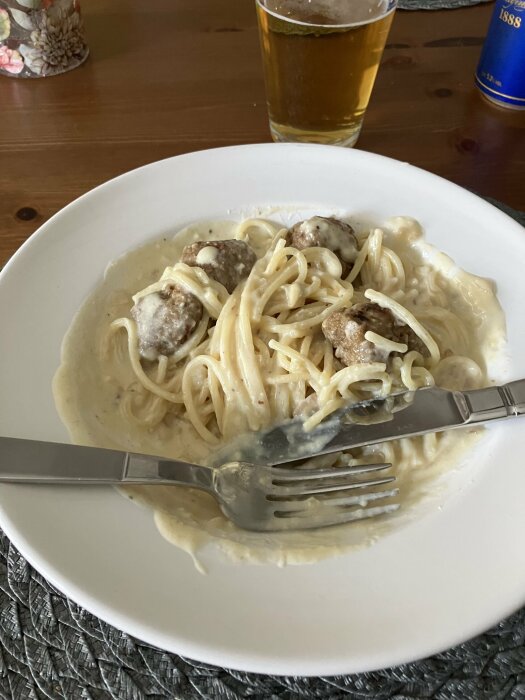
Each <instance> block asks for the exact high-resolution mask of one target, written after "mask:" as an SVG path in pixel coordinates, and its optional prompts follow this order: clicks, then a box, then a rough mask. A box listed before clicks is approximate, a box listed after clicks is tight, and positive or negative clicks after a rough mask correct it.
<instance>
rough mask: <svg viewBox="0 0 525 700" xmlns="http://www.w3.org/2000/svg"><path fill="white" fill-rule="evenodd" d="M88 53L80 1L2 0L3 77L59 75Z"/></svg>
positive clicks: (0, 59)
mask: <svg viewBox="0 0 525 700" xmlns="http://www.w3.org/2000/svg"><path fill="white" fill-rule="evenodd" d="M88 53H89V50H88V47H87V45H86V42H85V40H84V31H83V26H82V18H81V15H80V5H79V2H78V0H0V74H2V75H8V76H11V77H17V78H42V77H45V76H48V75H56V74H58V73H64V72H65V71H68V70H71V69H72V68H76V67H77V66H79V65H80V64H81V63H83V62H84V61H85V60H86V58H87V56H88Z"/></svg>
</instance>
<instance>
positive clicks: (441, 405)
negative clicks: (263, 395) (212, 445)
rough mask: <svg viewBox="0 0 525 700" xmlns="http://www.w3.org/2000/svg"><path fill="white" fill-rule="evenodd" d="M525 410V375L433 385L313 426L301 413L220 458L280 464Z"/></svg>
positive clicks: (359, 405) (345, 409)
mask: <svg viewBox="0 0 525 700" xmlns="http://www.w3.org/2000/svg"><path fill="white" fill-rule="evenodd" d="M523 413H525V379H520V380H517V381H514V382H510V383H509V384H505V385H503V386H492V387H488V388H485V389H474V390H471V391H447V390H446V389H440V388H438V387H428V388H423V389H417V390H416V391H405V392H400V393H396V394H391V395H390V396H387V397H385V398H380V399H372V400H368V401H363V402H361V403H357V404H352V405H348V406H344V407H343V408H341V409H339V410H338V411H336V412H335V413H333V414H331V415H330V416H329V417H328V418H327V419H326V420H324V421H323V422H322V423H320V424H319V425H318V426H317V427H316V428H314V429H313V430H311V431H309V432H307V431H305V430H304V427H303V420H299V419H296V420H292V421H289V422H286V423H282V424H280V425H277V426H274V427H272V428H269V429H267V430H263V431H261V432H256V433H249V434H247V435H245V436H243V437H241V438H239V439H238V440H237V441H236V442H235V443H234V444H232V445H231V446H228V447H227V448H225V449H223V450H221V451H220V452H219V454H218V455H216V457H215V459H214V463H215V464H220V463H223V462H225V461H233V460H239V461H246V462H252V463H255V464H269V465H277V464H283V463H284V462H293V461H296V460H304V459H307V458H309V457H314V456H317V455H322V454H330V453H332V452H339V451H341V450H345V449H352V448H354V447H363V446H365V445H371V444H373V443H378V442H385V441H388V440H396V439H399V438H403V437H412V436H415V435H423V434H424V433H434V432H441V431H443V430H451V429H455V428H463V427H467V426H472V425H476V424H478V423H486V422H489V421H493V420H498V419H502V418H508V417H510V416H519V415H522V414H523Z"/></svg>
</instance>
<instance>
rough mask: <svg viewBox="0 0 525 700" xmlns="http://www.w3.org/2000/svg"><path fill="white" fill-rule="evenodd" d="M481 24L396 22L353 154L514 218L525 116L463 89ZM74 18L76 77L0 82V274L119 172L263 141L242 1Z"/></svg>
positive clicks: (138, 2)
mask: <svg viewBox="0 0 525 700" xmlns="http://www.w3.org/2000/svg"><path fill="white" fill-rule="evenodd" d="M491 12H492V5H490V6H487V5H479V6H477V7H471V8H467V9H461V10H444V11H436V12H425V11H421V12H402V11H399V12H398V13H397V16H396V17H395V20H394V24H393V28H392V31H391V34H390V37H389V44H388V45H387V48H386V50H385V54H384V58H383V64H382V67H381V69H380V71H379V75H378V79H377V82H376V87H375V91H374V94H373V96H372V100H371V103H370V107H369V110H368V114H367V118H366V122H365V126H364V129H363V132H362V135H361V138H360V140H359V143H358V147H359V148H361V149H364V150H366V151H373V152H375V153H381V154H384V155H387V156H391V157H393V158H398V159H401V160H405V161H409V162H410V163H413V164H415V165H418V166H420V167H422V168H425V169H427V170H430V171H432V172H435V173H438V174H439V175H442V176H444V177H446V178H448V179H450V180H452V181H453V182H456V183H458V184H460V185H463V186H465V187H468V188H471V189H473V190H475V191H477V192H478V193H480V194H482V195H489V196H492V197H495V198H497V199H499V200H501V201H503V202H506V203H507V204H509V205H511V206H513V207H516V208H519V209H523V210H525V185H524V176H525V138H524V134H525V115H524V113H523V112H518V111H511V110H504V109H498V108H495V107H492V106H490V105H489V104H487V103H486V102H485V101H484V100H483V99H482V98H481V97H480V96H479V94H478V93H477V90H476V89H475V88H474V85H473V77H472V76H473V72H474V69H475V66H476V63H477V60H478V58H479V54H480V50H481V46H482V43H483V37H484V35H485V33H486V30H487V26H488V22H489V18H490V14H491ZM84 17H85V24H86V32H87V38H88V42H89V45H90V48H91V57H90V59H89V60H88V62H87V63H86V64H85V65H84V66H82V67H81V68H79V69H77V70H74V71H72V72H70V73H67V74H65V75H62V76H57V77H54V78H46V79H39V80H17V79H13V78H5V77H0V166H1V167H0V265H2V264H3V263H4V262H5V261H6V260H7V259H8V258H9V257H10V255H12V253H13V252H14V251H15V250H16V249H17V248H18V246H19V245H20V244H21V243H22V242H23V241H24V240H25V239H26V238H27V237H28V236H29V235H30V234H31V233H32V232H33V231H35V229H36V228H38V226H40V224H42V222H44V221H45V220H46V219H48V218H49V217H50V216H51V215H53V214H54V213H55V212H56V211H58V210H59V209H60V208H61V207H63V206H64V205H65V204H67V203H68V202H70V201H71V200H72V199H74V198H75V197H78V196H79V195H81V194H82V193H83V192H86V191H87V190H89V189H91V188H92V187H95V186H96V185H99V184H100V183H102V182H104V181H106V180H108V179H109V178H112V177H114V176H116V175H119V174H120V173H123V172H125V171H126V170H129V169H131V168H136V167H138V166H140V165H143V164H145V163H148V162H150V161H154V160H158V159H160V158H166V157H168V156H173V155H176V154H179V153H184V152H187V151H194V150H198V149H203V148H210V147H214V146H226V145H230V144H241V143H256V142H261V141H269V140H270V135H269V131H268V126H267V117H266V106H265V98H264V85H263V78H262V69H261V61H260V56H259V44H258V36H257V26H256V17H255V8H254V2H253V0H242V2H241V1H240V0H220V2H218V1H217V0H154V1H150V2H144V1H143V0H89V2H84Z"/></svg>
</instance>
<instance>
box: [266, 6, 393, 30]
mask: <svg viewBox="0 0 525 700" xmlns="http://www.w3.org/2000/svg"><path fill="white" fill-rule="evenodd" d="M264 2H265V0H255V4H256V5H259V7H260V8H261V9H262V10H264V12H267V13H268V14H269V15H272V17H276V18H277V19H282V20H284V21H286V22H290V23H291V24H297V25H300V26H302V27H323V28H326V29H349V28H351V27H362V26H363V25H365V24H372V23H373V22H378V21H379V20H381V19H384V18H385V17H388V15H390V14H391V13H392V12H394V11H395V10H396V8H397V3H398V0H389V2H388V5H389V8H388V9H387V11H386V12H385V13H384V14H382V15H377V16H376V17H373V18H372V19H368V20H363V21H361V22H350V23H348V24H314V23H313V22H304V21H302V20H299V19H294V18H292V17H286V16H285V15H280V14H279V13H278V12H275V11H274V10H270V9H269V8H268V7H266V5H265V4H264Z"/></svg>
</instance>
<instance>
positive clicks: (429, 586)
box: [0, 145, 525, 675]
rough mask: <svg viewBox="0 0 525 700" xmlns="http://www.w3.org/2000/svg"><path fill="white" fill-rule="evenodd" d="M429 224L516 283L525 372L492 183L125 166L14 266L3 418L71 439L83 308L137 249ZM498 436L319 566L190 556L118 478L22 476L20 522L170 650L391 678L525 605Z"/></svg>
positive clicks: (516, 353)
mask: <svg viewBox="0 0 525 700" xmlns="http://www.w3.org/2000/svg"><path fill="white" fill-rule="evenodd" d="M267 205H268V206H271V205H294V206H295V205H297V207H299V208H301V207H303V208H306V207H307V208H315V207H316V206H317V205H319V207H322V208H323V209H325V210H326V209H328V210H330V209H334V210H338V209H341V208H342V209H344V210H348V211H354V212H355V213H356V214H359V215H368V216H372V217H374V218H377V219H381V218H382V217H386V216H391V215H395V214H407V215H411V216H414V217H416V218H417V219H418V220H419V221H420V222H421V223H422V224H423V226H424V228H425V230H426V235H427V239H428V240H429V241H430V242H431V243H434V244H436V245H437V246H438V247H440V248H441V249H442V250H444V251H446V252H448V253H449V254H450V255H451V256H452V257H453V258H454V259H455V260H456V261H457V262H458V263H459V264H461V265H462V266H463V267H465V268H467V269H468V270H469V271H471V272H475V273H477V274H480V275H484V276H488V277H491V278H493V279H495V280H496V281H497V283H498V288H499V297H500V300H501V302H502V305H503V307H504V309H505V311H506V314H507V322H508V327H509V348H510V360H509V370H508V374H509V376H511V377H513V378H518V377H520V376H523V375H525V361H524V358H525V324H524V323H523V310H522V309H523V307H522V304H523V300H524V299H525V275H524V274H523V261H524V260H525V235H524V232H523V229H522V228H521V227H520V226H518V225H517V224H516V223H514V222H513V221H512V220H511V219H509V218H508V217H506V216H505V215H504V214H502V213H500V212H499V211H497V210H496V209H494V208H493V207H491V206H490V205H488V204H486V203H485V202H483V201H482V200H480V199H478V198H477V197H475V196H474V195H472V194H469V193H468V192H466V191H464V190H462V189H460V188H458V187H456V186H454V185H452V184H450V183H448V182H446V181H444V180H441V179H440V178H437V177H435V176H433V175H430V174H428V173H425V172H423V171H421V170H418V169H416V168H413V167H411V166H409V165H407V164H404V163H399V162H396V161H393V160H389V159H386V158H382V157H380V156H376V155H371V154H368V153H363V152H360V151H355V150H345V149H342V148H341V149H338V148H330V147H322V146H301V145H257V146H241V147H236V148H225V149H217V150H212V151H204V152H200V153H192V154H189V155H185V156H180V157H177V158H173V159H170V160H165V161H162V162H160V163H154V164H152V165H149V166H147V167H145V168H141V169H139V170H136V171H134V172H131V173H128V174H126V175H123V176H122V177H119V178H117V179H116V180H113V181H111V182H109V183H107V184H105V185H103V186H101V187H99V188H97V189H96V190H94V191H93V192H90V193H88V194H87V195H85V196H83V197H81V198H80V199H79V200H77V201H76V202H74V203H73V204H71V205H69V206H68V207H66V208H65V209H64V210H63V211H62V212H60V213H59V214H57V215H56V216H55V217H53V218H52V219H51V220H50V221H49V222H48V223H46V224H45V225H44V226H42V228H41V229H40V230H39V231H38V232H37V233H36V234H35V235H34V236H32V238H31V239H30V240H29V241H28V242H27V243H26V244H25V245H24V246H22V248H21V249H20V251H19V252H18V253H17V254H16V255H15V256H14V258H13V259H12V260H11V262H10V263H9V264H8V265H7V266H6V268H5V269H4V271H3V272H2V274H1V276H0V357H1V362H0V387H1V390H0V391H1V393H0V426H1V432H2V433H4V434H7V435H13V436H21V437H28V438H36V439H51V440H66V439H67V433H66V431H65V429H64V427H63V426H62V424H61V422H60V420H59V418H58V415H57V413H56V410H55V407H54V403H53V398H52V394H51V380H52V377H53V374H54V372H55V370H56V368H57V366H58V363H59V352H60V343H61V340H62V337H63V335H64V333H65V332H66V330H67V328H68V326H69V324H70V322H71V319H72V317H73V314H74V313H75V311H76V310H77V309H78V307H79V306H80V304H81V302H82V301H83V299H84V298H85V297H86V295H87V294H88V293H89V292H90V290H92V288H93V286H94V285H95V283H96V282H97V281H98V280H100V278H101V275H102V273H103V271H104V268H105V266H106V264H107V263H108V261H110V260H112V259H113V258H116V257H117V256H119V255H120V254H121V253H123V252H124V251H126V250H128V249H130V248H132V247H135V246H137V245H138V244H140V243H142V242H144V241H145V240H147V239H150V238H152V237H156V236H159V235H160V234H162V233H164V232H167V231H170V232H171V231H174V230H176V229H178V228H180V227H182V226H183V225H185V224H187V223H188V222H191V221H192V220H195V219H200V218H216V217H228V216H231V217H236V216H242V215H243V214H246V213H253V210H254V208H255V207H257V206H262V207H264V206H267ZM524 427H525V424H524V423H520V422H519V421H515V422H511V423H508V422H507V423H505V424H499V425H498V426H496V427H495V428H492V429H491V430H490V431H489V435H488V436H487V437H486V438H485V439H484V441H483V444H482V449H478V450H477V451H476V452H475V453H474V454H473V455H472V456H471V459H470V463H469V464H468V465H467V468H465V469H464V470H462V474H463V476H462V478H461V480H460V481H461V483H460V486H462V488H461V490H460V492H459V493H457V494H456V495H455V496H454V497H453V498H450V499H449V500H448V502H447V504H446V506H445V507H444V508H443V509H442V510H437V509H432V510H431V511H430V512H428V513H426V514H424V515H422V516H421V517H420V518H418V519H417V520H416V521H414V522H412V523H411V524H409V525H407V526H405V527H404V528H403V529H400V530H398V531H397V532H395V533H394V534H392V535H390V536H387V537H385V538H383V539H382V540H381V541H380V542H379V543H378V544H376V545H375V546H373V547H371V548H368V549H364V550H362V551H357V552H352V553H349V554H348V555H346V556H343V557H340V558H335V559H331V560H328V561H324V562H321V563H319V564H316V565H312V566H304V567H293V566H292V567H288V568H285V569H278V568H276V567H274V566H249V565H244V566H236V565H233V564H229V563H226V562H224V561H222V560H220V559H219V558H217V559H215V558H213V557H212V558H211V560H208V564H209V566H210V573H209V575H207V576H202V575H201V574H199V573H198V572H197V571H196V570H195V568H194V566H193V564H192V562H191V560H190V558H189V557H188V556H187V555H186V554H184V553H182V552H181V551H179V550H177V549H176V548H174V547H173V546H171V545H169V544H168V543H167V542H165V541H164V540H163V539H162V538H161V537H160V535H159V534H158V533H157V531H156V529H155V527H154V524H153V520H152V517H151V515H150V513H148V512H147V511H145V510H142V509H139V508H137V507H136V506H135V505H134V504H132V503H130V502H128V501H126V500H125V499H123V498H122V497H121V496H119V495H118V494H117V493H115V492H113V491H112V490H111V489H96V490H95V489H93V488H89V489H74V488H70V489H69V488H68V489H61V488H51V487H34V488H30V487H22V486H3V487H2V488H1V489H0V525H1V526H2V527H3V528H4V529H5V531H6V532H7V534H8V536H9V537H10V538H11V539H12V540H13V542H14V544H15V545H16V546H17V547H18V548H19V549H20V551H21V552H22V554H23V555H24V556H25V557H26V558H27V559H28V560H29V561H30V562H31V563H32V564H33V565H34V566H35V567H36V568H37V569H38V570H39V571H40V572H41V573H42V574H43V575H44V576H45V577H47V578H48V579H49V580H50V581H51V582H52V583H53V584H54V585H56V586H57V587H58V588H59V589H61V590H62V591H64V593H66V594H67V595H69V596H70V597H71V598H72V599H73V600H75V601H76V602H77V603H79V604H80V605H83V606H84V607H86V608H87V609H88V610H90V611H91V612H92V613H94V614H96V615H98V616H100V617H101V618H103V619H104V620H107V621H108V622H110V623H112V624H113V625H115V626H116V627H118V628H120V629H122V630H125V631H126V632H128V633H130V634H132V635H135V636H136V637H138V638H140V639H142V640H145V641H147V642H149V643H151V644H154V645H157V646H159V647H162V648H164V649H167V650H169V651H173V652H177V653H180V654H183V655H186V656H189V657H193V658H196V659H200V660H203V661H206V662H210V663H214V664H218V665H224V666H229V667H234V668H238V669H243V670H248V671H257V672H263V673H279V674H298V675H321V674H322V675H328V674H335V673H350V672H356V671H365V670H370V669H377V668H380V667H385V666H390V665H393V664H398V663H401V662H405V661H408V660H412V659H415V658H417V657H422V656H425V655H427V654H431V653H433V652H436V651H438V650H442V649H444V648H446V647H449V646H451V645H453V644H456V643H457V642H460V641H463V640H465V639H466V638H468V637H470V636H472V635H475V634H476V633H478V632H481V631H482V630H484V629H486V628H487V627H489V626H490V625H492V624H493V623H495V622H496V621H497V620H499V619H501V618H503V617H504V616H505V615H507V614H509V613H511V612H512V611H513V610H515V609H516V608H518V607H519V606H520V605H521V604H522V603H523V602H524V600H525V547H523V537H522V533H523V532H525V508H524V507H523V497H524V494H525V468H524V466H525V465H524V453H525V434H524Z"/></svg>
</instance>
